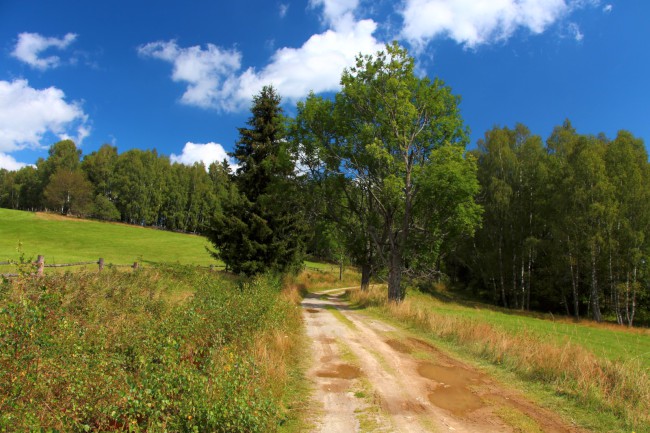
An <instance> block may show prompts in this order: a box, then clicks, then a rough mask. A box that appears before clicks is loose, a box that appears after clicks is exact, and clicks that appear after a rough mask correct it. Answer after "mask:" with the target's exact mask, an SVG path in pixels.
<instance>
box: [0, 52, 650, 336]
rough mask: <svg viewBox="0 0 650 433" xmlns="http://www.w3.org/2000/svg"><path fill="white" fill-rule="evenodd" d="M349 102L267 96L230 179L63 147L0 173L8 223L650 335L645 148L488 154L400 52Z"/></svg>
mask: <svg viewBox="0 0 650 433" xmlns="http://www.w3.org/2000/svg"><path fill="white" fill-rule="evenodd" d="M341 85H342V88H341V91H340V92H339V93H337V94H336V95H334V96H333V97H331V98H322V97H319V96H315V95H311V96H309V97H308V98H307V99H306V100H305V101H302V102H300V103H298V106H297V107H296V116H295V117H294V118H290V117H287V116H285V114H284V112H283V110H282V108H281V99H280V96H279V95H277V94H276V93H275V90H274V89H273V88H271V87H265V88H264V89H263V90H262V91H261V92H260V94H259V95H257V96H256V97H255V99H254V101H253V104H252V107H251V118H250V119H249V121H248V123H247V126H245V127H242V128H240V129H239V133H240V140H239V141H238V143H237V144H236V146H235V150H234V152H233V154H232V156H233V157H234V158H235V159H236V161H237V163H238V168H237V170H236V171H235V172H232V171H231V170H230V168H229V166H228V164H227V163H226V162H225V161H224V162H223V163H214V164H211V165H210V166H209V167H205V166H204V165H203V164H200V163H196V164H194V165H192V166H186V165H182V164H177V163H171V162H170V160H169V158H167V157H166V156H163V155H159V154H158V153H157V152H156V151H155V150H146V151H144V150H138V149H132V150H129V151H127V152H124V153H121V154H120V153H118V149H117V148H116V147H114V146H110V145H104V146H102V147H101V148H100V149H99V150H98V151H95V152H92V153H90V154H88V155H85V156H83V157H82V154H81V151H80V150H79V149H77V147H76V146H75V144H74V143H73V142H72V141H69V140H64V141H61V142H58V143H55V144H54V145H52V147H51V148H50V150H49V156H48V158H46V159H40V160H39V161H38V162H37V163H36V166H35V167H25V168H22V169H20V170H18V171H13V172H9V171H6V170H0V206H2V207H7V208H12V209H22V210H32V211H33V210H50V211H56V212H61V213H63V214H71V215H78V216H87V217H93V218H98V219H102V220H110V221H122V222H125V223H130V224H139V225H147V226H155V227H159V228H162V229H167V230H180V231H186V232H197V233H203V234H206V235H208V237H209V238H210V239H211V240H212V242H213V244H214V246H215V250H214V251H213V254H214V255H215V256H216V257H218V258H220V259H222V260H224V261H225V262H226V264H227V265H228V266H229V267H230V269H232V270H233V271H235V272H237V273H245V274H256V273H260V272H264V271H266V270H268V269H271V270H276V271H280V272H285V271H289V270H291V269H295V268H296V267H297V266H299V265H300V263H302V260H303V257H304V254H310V255H312V256H315V257H318V258H322V259H327V260H331V261H335V262H341V263H350V264H353V265H356V266H358V267H359V268H360V269H361V271H362V287H366V286H367V284H368V283H369V282H370V280H371V279H372V278H375V279H380V280H384V281H386V282H387V283H388V290H389V298H390V299H393V300H395V301H398V302H399V301H400V300H401V299H403V298H404V296H405V295H406V288H407V287H412V286H415V285H424V286H426V285H427V284H429V285H430V282H431V281H439V280H446V281H448V282H449V283H451V284H453V285H454V286H456V287H458V288H459V290H464V291H467V292H468V293H471V294H472V295H473V296H479V297H481V298H483V299H485V300H489V301H491V302H493V303H495V304H497V305H501V306H504V307H507V308H512V309H522V310H529V309H532V310H540V311H545V312H548V311H551V312H554V313H564V314H567V315H571V316H575V317H576V318H580V317H583V316H587V317H591V318H593V319H595V320H597V321H601V320H605V319H607V320H613V321H616V322H618V323H620V324H628V325H632V324H633V323H635V320H636V321H637V322H639V321H641V322H643V323H648V320H650V317H649V315H648V313H649V306H650V296H649V285H650V275H649V270H648V261H649V260H650V236H648V234H649V233H650V207H649V206H648V203H649V199H650V165H649V163H648V154H647V151H646V148H645V145H644V143H643V141H642V140H641V139H639V138H636V137H634V136H633V135H632V134H631V133H629V132H627V131H621V132H619V133H618V135H617V136H616V137H615V138H614V139H611V138H608V137H605V136H604V135H598V136H593V135H585V134H580V133H579V132H577V131H576V130H575V129H574V128H573V127H572V125H571V123H570V122H569V121H568V120H567V121H565V122H564V123H563V124H562V125H561V126H558V127H556V128H555V130H554V131H553V133H552V134H551V136H550V137H548V138H547V139H546V141H544V140H543V139H542V138H541V137H540V136H538V135H534V134H533V133H531V132H530V131H529V130H528V128H527V127H526V126H524V125H516V126H515V127H514V128H513V129H511V128H507V127H504V128H501V127H495V128H493V129H492V130H490V131H488V132H486V133H485V136H484V138H483V139H481V140H480V141H479V142H478V143H477V146H476V148H475V149H473V150H469V151H468V150H466V146H467V144H468V131H467V127H466V126H465V125H464V123H463V121H462V118H461V116H460V112H459V110H458V103H459V98H458V96H456V95H453V94H452V92H451V89H450V88H449V87H448V86H446V85H445V84H444V82H442V81H441V80H438V79H435V80H433V81H432V80H429V79H428V78H419V77H417V76H416V74H415V73H414V64H413V59H412V58H411V57H409V56H408V54H407V53H406V51H405V50H404V49H403V48H401V47H399V46H398V45H390V46H387V47H386V51H385V52H380V53H377V54H376V55H375V56H360V57H359V58H358V62H357V64H356V66H355V67H353V68H349V69H348V70H346V71H345V72H344V74H343V76H342V79H341Z"/></svg>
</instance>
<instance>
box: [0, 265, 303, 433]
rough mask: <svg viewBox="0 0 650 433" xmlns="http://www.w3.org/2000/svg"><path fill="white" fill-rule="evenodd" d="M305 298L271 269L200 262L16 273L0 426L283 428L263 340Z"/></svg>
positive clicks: (0, 336)
mask: <svg viewBox="0 0 650 433" xmlns="http://www.w3.org/2000/svg"><path fill="white" fill-rule="evenodd" d="M179 299H184V301H180V302H179ZM294 309H295V307H294V306H293V305H290V304H289V303H288V302H285V301H283V300H282V299H281V297H280V296H279V283H278V282H277V281H276V280H273V279H271V278H259V279H256V280H254V281H251V282H247V283H241V284H240V285H239V286H238V284H237V282H236V281H233V280H232V279H228V278H227V277H215V275H214V274H210V273H208V272H200V271H195V270H191V269H188V268H172V269H151V270H144V271H140V272H136V273H122V272H117V271H112V272H110V271H109V272H104V273H102V274H95V273H82V274H77V275H71V274H66V275H58V276H48V277H45V278H42V279H25V280H22V281H17V282H15V283H14V284H13V285H10V284H9V283H5V284H4V287H3V290H0V431H29V430H43V431H47V430H54V429H55V430H59V431H79V432H82V431H148V432H166V431H170V432H171V431H174V432H192V431H214V432H268V431H274V430H275V429H276V428H277V425H278V423H279V422H280V420H281V418H282V416H283V414H282V410H281V399H282V395H281V393H278V392H277V390H276V391H273V390H272V389H273V387H274V386H275V385H274V384H272V383H270V381H273V380H275V379H277V378H275V377H274V376H273V375H272V374H271V372H270V371H269V367H268V366H267V365H263V364H261V363H260V360H258V359H257V358H258V357H256V352H255V345H254V341H255V340H256V339H264V338H265V337H264V336H265V335H267V334H268V333H269V332H278V330H280V331H281V330H283V329H284V330H288V329H291V328H293V327H297V325H296V323H292V322H291V321H293V320H298V318H297V316H296V314H292V313H291V312H292V311H293V310H294Z"/></svg>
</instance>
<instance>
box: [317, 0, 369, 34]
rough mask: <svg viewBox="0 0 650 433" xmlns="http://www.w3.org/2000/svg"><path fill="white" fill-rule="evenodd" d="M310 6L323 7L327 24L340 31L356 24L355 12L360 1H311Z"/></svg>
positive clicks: (324, 19)
mask: <svg viewBox="0 0 650 433" xmlns="http://www.w3.org/2000/svg"><path fill="white" fill-rule="evenodd" d="M309 6H311V7H313V8H320V7H322V8H323V21H324V22H325V24H327V25H329V26H331V27H333V28H335V29H340V28H343V27H347V26H350V25H352V24H354V11H355V10H356V9H357V7H358V6H359V0H310V1H309Z"/></svg>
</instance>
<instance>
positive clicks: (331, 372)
mask: <svg viewBox="0 0 650 433" xmlns="http://www.w3.org/2000/svg"><path fill="white" fill-rule="evenodd" d="M316 376H318V377H328V378H337V379H347V380H350V379H356V378H357V377H359V376H361V369H360V368H359V367H355V366H354V365H350V364H336V365H334V366H333V367H332V368H328V369H327V370H320V371H318V372H316Z"/></svg>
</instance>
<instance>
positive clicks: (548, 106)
mask: <svg viewBox="0 0 650 433" xmlns="http://www.w3.org/2000/svg"><path fill="white" fill-rule="evenodd" d="M648 18H650V2H648V1H646V0H609V1H608V0H602V1H599V0H401V1H387V0H378V1H377V0H375V1H366V0H302V1H296V0H280V1H276V0H265V1H260V0H256V1H253V0H250V1H249V0H240V1H236V2H233V1H228V2H227V1H217V0H214V1H207V0H202V1H198V0H196V1H189V0H188V1H183V2H180V1H179V2H172V1H122V0H112V1H104V2H94V1H82V0H78V1H72V0H58V1H56V2H54V1H45V0H43V1H32V0H2V1H0V168H2V167H4V168H8V169H17V168H19V167H20V166H22V165H24V164H33V163H34V162H35V161H36V159H37V158H38V157H46V156H47V149H48V147H49V146H50V145H51V144H53V143H54V142H56V141H58V140H59V139H61V138H72V139H74V140H75V142H77V144H78V145H79V146H80V148H81V149H82V151H83V153H84V154H88V153H90V152H92V151H94V150H96V149H97V148H99V146H101V145H102V144H103V143H111V144H114V145H116V146H117V147H118V149H119V151H120V152H124V151H126V150H128V149H131V148H141V149H152V148H156V149H157V150H158V151H159V152H160V153H162V154H165V155H170V156H171V157H172V160H174V161H180V162H184V163H192V162H194V161H197V160H203V161H204V162H206V163H209V162H211V161H212V160H215V159H217V160H221V159H223V158H224V156H225V153H224V152H225V151H229V150H231V149H232V148H233V146H234V143H235V142H236V141H237V138H238V136H237V128H238V127H242V126H244V125H245V122H246V120H247V118H248V117H249V112H248V108H249V106H250V100H251V97H252V95H254V94H255V93H257V92H258V91H259V89H260V88H261V86H263V85H265V84H273V85H274V86H275V87H276V88H277V89H278V91H279V93H280V94H281V95H282V96H283V98H284V101H285V106H284V108H285V110H286V112H287V113H288V114H290V115H291V114H292V113H293V112H294V109H295V103H296V102H297V101H298V100H300V99H302V98H304V97H305V96H306V95H307V93H308V92H309V91H310V90H313V91H315V92H316V93H322V94H331V93H332V92H335V91H336V90H337V89H338V82H339V79H340V75H341V72H342V70H343V68H345V67H347V66H350V65H351V64H352V62H353V60H354V56H355V55H356V54H357V53H359V52H364V53H372V52H374V51H376V50H377V49H381V48H382V47H383V45H384V44H385V43H386V42H389V41H391V40H394V39H396V40H398V41H399V42H400V43H402V44H403V45H405V46H406V47H408V48H409V50H410V53H411V54H412V55H413V56H414V57H415V59H416V62H417V65H418V70H419V71H420V73H422V74H426V75H429V76H430V77H439V78H441V79H443V80H444V81H445V82H446V83H447V84H448V85H450V86H451V87H452V90H453V92H454V93H456V94H459V95H460V96H461V98H462V103H461V110H462V113H463V118H464V120H465V122H466V124H467V125H468V126H469V128H470V130H471V143H470V147H473V146H475V144H476V140H477V139H479V138H480V137H482V136H483V134H484V133H485V131H486V130H488V129H489V128H491V127H492V126H494V125H500V126H514V124H515V123H516V122H521V123H524V124H526V125H527V126H528V127H529V128H530V129H531V130H532V132H533V133H536V134H539V135H541V136H542V137H543V138H544V139H546V138H547V137H548V135H549V134H550V132H551V131H552V128H553V126H555V125H559V124H561V123H562V122H563V121H564V119H565V118H569V119H571V121H572V123H573V124H574V126H575V127H576V128H577V130H578V132H581V133H589V134H597V133H599V132H604V133H605V134H606V135H607V136H609V137H611V138H613V137H615V135H616V132H617V131H618V130H619V129H627V130H630V131H631V132H632V133H633V134H634V135H636V136H638V137H641V138H643V139H644V141H645V142H646V143H649V142H650V116H649V114H650V112H649V110H648V107H649V103H650V83H649V79H650V47H649V46H648V45H649V44H650V26H648V24H647V20H648Z"/></svg>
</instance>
